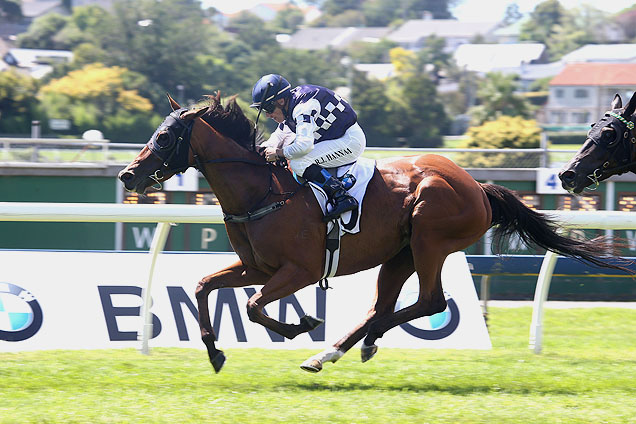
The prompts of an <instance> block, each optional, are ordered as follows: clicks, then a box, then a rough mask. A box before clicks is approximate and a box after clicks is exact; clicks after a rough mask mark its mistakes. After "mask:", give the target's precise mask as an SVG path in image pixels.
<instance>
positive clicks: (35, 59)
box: [3, 49, 73, 68]
mask: <svg viewBox="0 0 636 424" xmlns="http://www.w3.org/2000/svg"><path fill="white" fill-rule="evenodd" d="M3 59H4V61H5V62H7V63H8V64H9V65H13V66H17V67H19V68H32V67H35V66H36V65H41V64H48V63H49V62H51V61H66V62H70V61H71V60H73V53H72V52H70V51H68V50H41V49H9V51H8V52H7V53H6V54H5V55H4V57H3Z"/></svg>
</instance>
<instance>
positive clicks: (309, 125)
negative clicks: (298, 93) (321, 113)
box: [283, 100, 320, 159]
mask: <svg viewBox="0 0 636 424" xmlns="http://www.w3.org/2000/svg"><path fill="white" fill-rule="evenodd" d="M319 109H320V103H318V101H317V100H310V101H308V102H306V103H301V104H299V105H298V106H296V107H295V108H294V110H293V112H292V118H293V119H294V120H295V121H296V138H295V139H294V142H293V143H291V144H290V145H289V146H286V147H285V148H283V154H284V155H285V157H286V158H287V159H293V158H297V157H301V156H304V155H306V154H307V153H309V152H311V151H312V150H313V148H314V132H315V131H316V129H317V126H316V122H315V121H314V117H313V114H312V112H313V111H314V110H315V111H316V112H318V110H319Z"/></svg>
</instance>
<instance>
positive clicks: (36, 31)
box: [17, 13, 71, 50]
mask: <svg viewBox="0 0 636 424" xmlns="http://www.w3.org/2000/svg"><path fill="white" fill-rule="evenodd" d="M68 21H69V18H68V17H66V16H62V15H60V14H58V13H47V14H46V15H44V16H41V17H39V18H37V19H36V20H35V21H33V23H32V24H31V25H30V26H29V29H28V30H27V32H25V33H22V34H19V35H18V39H17V45H18V46H19V47H21V48H25V49H51V50H65V49H68V48H70V47H71V46H70V45H69V44H67V43H65V42H64V41H63V40H60V39H58V38H57V35H58V34H59V33H60V31H61V30H62V29H63V28H64V27H65V26H66V24H67V22H68Z"/></svg>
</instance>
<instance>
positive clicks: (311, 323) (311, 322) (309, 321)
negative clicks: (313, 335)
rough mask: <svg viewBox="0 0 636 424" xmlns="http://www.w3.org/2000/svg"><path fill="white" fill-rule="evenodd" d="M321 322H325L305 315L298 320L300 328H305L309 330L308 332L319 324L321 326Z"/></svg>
mask: <svg viewBox="0 0 636 424" xmlns="http://www.w3.org/2000/svg"><path fill="white" fill-rule="evenodd" d="M323 322H325V320H324V319H320V318H314V317H312V316H310V315H305V316H304V317H302V318H301V319H300V324H301V325H302V326H306V327H308V328H309V331H311V330H313V329H314V328H316V327H318V326H319V325H320V324H322V323H323Z"/></svg>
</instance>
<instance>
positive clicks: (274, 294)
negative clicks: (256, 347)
mask: <svg viewBox="0 0 636 424" xmlns="http://www.w3.org/2000/svg"><path fill="white" fill-rule="evenodd" d="M313 282H314V281H313V280H312V278H311V276H309V274H308V273H307V272H306V271H305V270H303V269H302V268H298V267H297V266H295V265H291V264H290V265H284V266H283V267H281V268H280V269H279V270H278V271H276V273H274V275H273V276H272V277H271V278H270V280H269V281H268V282H267V283H265V285H264V286H263V288H262V289H261V291H259V292H256V293H255V294H254V295H253V296H252V297H250V299H249V300H248V302H247V316H248V317H249V319H250V320H251V321H253V322H256V323H258V324H261V325H262V326H264V327H266V328H269V329H270V330H272V331H275V332H276V333H278V334H280V335H281V336H284V337H286V338H288V339H293V338H294V337H296V336H297V335H299V334H301V333H306V332H308V331H311V330H313V329H314V328H316V327H318V326H319V325H320V324H322V323H323V320H321V319H319V318H314V317H311V316H309V315H306V316H304V317H302V318H301V319H300V324H287V323H284V322H280V321H277V320H275V319H273V318H271V317H268V316H267V315H265V313H264V312H263V308H264V307H265V306H267V304H268V303H270V302H273V301H275V300H278V299H282V298H284V297H286V296H289V295H291V294H293V293H295V292H297V291H298V290H300V289H302V288H303V287H306V286H308V285H310V284H312V283H313Z"/></svg>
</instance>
